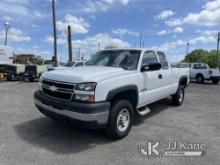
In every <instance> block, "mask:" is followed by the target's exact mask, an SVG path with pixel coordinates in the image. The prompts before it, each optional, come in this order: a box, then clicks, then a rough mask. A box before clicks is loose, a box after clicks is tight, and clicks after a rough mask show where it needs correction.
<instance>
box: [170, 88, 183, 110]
mask: <svg viewBox="0 0 220 165" xmlns="http://www.w3.org/2000/svg"><path fill="white" fill-rule="evenodd" d="M184 98H185V90H184V87H181V86H180V87H179V89H178V90H177V92H176V93H175V94H174V95H173V96H172V102H173V105H175V106H180V105H182V104H183V101H184Z"/></svg>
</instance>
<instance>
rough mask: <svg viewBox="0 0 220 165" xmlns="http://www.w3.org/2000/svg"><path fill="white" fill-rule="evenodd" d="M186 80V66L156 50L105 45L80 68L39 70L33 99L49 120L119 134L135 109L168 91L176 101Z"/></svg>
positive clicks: (142, 110) (126, 129) (129, 123)
mask: <svg viewBox="0 0 220 165" xmlns="http://www.w3.org/2000/svg"><path fill="white" fill-rule="evenodd" d="M188 83H189V68H182V69H178V68H175V69H174V68H171V66H170V64H169V62H168V61H167V58H166V56H165V54H164V53H163V52H161V51H154V50H146V49H111V50H103V51H100V52H98V53H96V54H95V55H92V56H91V59H90V60H89V61H87V63H86V66H84V67H75V68H74V69H65V70H56V71H51V72H47V73H44V74H42V76H41V78H40V81H39V89H38V90H37V91H36V92H35V93H34V101H35V105H36V107H37V108H38V109H39V110H40V112H42V113H43V114H44V115H46V116H48V117H50V118H52V119H56V120H61V121H71V122H73V123H74V124H77V125H78V126H80V127H86V128H91V129H99V128H104V129H105V131H106V133H107V135H109V136H110V137H112V138H114V139H121V138H123V137H125V136H126V135H127V134H128V133H129V131H130V129H131V127H132V122H133V120H134V115H135V114H137V115H138V114H140V115H146V114H147V113H149V112H150V109H149V108H148V104H150V103H153V102H156V101H158V100H161V99H163V98H166V97H168V96H172V102H173V104H174V105H176V106H180V105H181V104H182V103H183V101H184V91H185V88H186V87H187V86H188Z"/></svg>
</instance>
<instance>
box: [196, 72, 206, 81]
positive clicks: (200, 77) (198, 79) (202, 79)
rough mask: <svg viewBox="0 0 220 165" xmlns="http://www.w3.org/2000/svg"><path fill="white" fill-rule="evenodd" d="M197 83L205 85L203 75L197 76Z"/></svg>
mask: <svg viewBox="0 0 220 165" xmlns="http://www.w3.org/2000/svg"><path fill="white" fill-rule="evenodd" d="M196 81H197V82H198V83H204V81H205V80H204V77H203V75H201V74H199V75H197V76H196Z"/></svg>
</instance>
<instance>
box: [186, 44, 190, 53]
mask: <svg viewBox="0 0 220 165" xmlns="http://www.w3.org/2000/svg"><path fill="white" fill-rule="evenodd" d="M188 54H189V42H187V43H186V56H187V55H188Z"/></svg>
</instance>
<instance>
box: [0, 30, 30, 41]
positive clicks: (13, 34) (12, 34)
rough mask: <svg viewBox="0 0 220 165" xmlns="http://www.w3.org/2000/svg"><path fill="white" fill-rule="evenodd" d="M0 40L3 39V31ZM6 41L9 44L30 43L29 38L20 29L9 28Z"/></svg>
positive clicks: (0, 33)
mask: <svg viewBox="0 0 220 165" xmlns="http://www.w3.org/2000/svg"><path fill="white" fill-rule="evenodd" d="M0 39H5V31H1V32H0ZM8 40H9V42H10V41H12V42H21V41H26V42H29V41H31V37H30V36H27V35H25V34H24V33H23V32H22V31H21V30H20V29H15V28H11V29H9V32H8Z"/></svg>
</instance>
